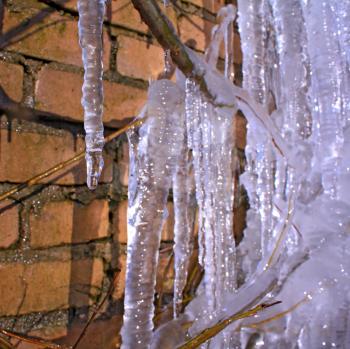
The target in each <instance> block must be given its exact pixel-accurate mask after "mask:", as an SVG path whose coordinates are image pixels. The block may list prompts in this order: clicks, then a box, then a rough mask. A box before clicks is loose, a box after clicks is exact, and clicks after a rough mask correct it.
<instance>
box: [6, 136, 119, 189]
mask: <svg viewBox="0 0 350 349" xmlns="http://www.w3.org/2000/svg"><path fill="white" fill-rule="evenodd" d="M0 132H1V134H0V135H1V137H0V142H1V143H0V144H1V147H0V149H1V156H0V181H2V182H7V181H8V182H24V181H26V180H28V179H29V178H31V177H33V176H35V175H37V174H39V173H42V172H44V171H46V170H47V169H49V168H51V167H53V166H55V165H57V164H59V163H60V162H61V161H64V160H68V159H70V158H72V157H73V156H74V155H76V153H77V152H78V151H81V150H83V149H84V146H83V140H82V139H80V138H78V139H77V140H76V145H75V141H74V138H73V136H72V135H71V134H69V133H64V136H62V137H61V136H53V135H45V134H37V133H26V132H23V133H18V132H11V141H10V142H8V139H7V131H6V130H1V131H0ZM104 158H105V167H104V171H103V173H102V178H101V182H110V181H111V180H112V160H111V158H110V157H109V156H107V155H105V156H104ZM52 180H54V181H55V183H58V184H65V185H68V184H69V185H70V184H84V183H85V182H86V168H85V160H84V159H82V160H81V161H80V162H78V163H76V164H73V165H71V166H68V167H67V168H66V169H64V170H61V171H60V172H59V173H58V174H53V175H52V176H50V177H48V178H47V179H43V180H41V181H40V182H41V183H43V182H45V183H46V182H48V181H52Z"/></svg>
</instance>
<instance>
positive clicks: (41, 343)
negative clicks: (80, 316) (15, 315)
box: [0, 329, 71, 349]
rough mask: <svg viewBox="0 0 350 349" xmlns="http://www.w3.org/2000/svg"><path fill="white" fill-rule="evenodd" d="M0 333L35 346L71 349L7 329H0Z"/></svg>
mask: <svg viewBox="0 0 350 349" xmlns="http://www.w3.org/2000/svg"><path fill="white" fill-rule="evenodd" d="M0 333H1V334H3V335H4V336H7V337H11V338H15V339H18V340H20V341H22V342H26V343H31V344H35V345H37V346H39V347H41V348H49V349H71V347H67V346H62V345H59V344H55V343H52V342H48V341H44V340H42V339H37V338H33V337H28V336H24V335H22V334H19V333H16V332H12V331H7V330H3V329H0Z"/></svg>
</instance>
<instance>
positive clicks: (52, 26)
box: [3, 0, 111, 70]
mask: <svg viewBox="0 0 350 349" xmlns="http://www.w3.org/2000/svg"><path fill="white" fill-rule="evenodd" d="M17 2H18V0H17ZM18 28H20V29H18ZM3 32H4V33H8V34H9V33H11V34H12V35H11V36H9V37H11V38H10V39H9V40H8V43H7V45H6V49H7V50H10V51H16V52H20V53H23V54H26V55H29V56H31V57H36V58H43V59H46V60H50V61H56V62H61V63H67V64H73V65H78V66H81V65H82V61H81V49H80V46H79V41H78V26H77V20H76V19H75V18H72V17H68V16H62V15H59V14H57V13H49V12H47V11H45V10H41V11H35V12H34V13H33V12H30V13H29V14H28V13H27V12H25V11H23V12H9V11H6V10H5V14H4V20H3ZM110 47H111V45H110V40H109V38H108V36H107V33H106V32H104V58H103V61H104V67H105V69H106V70H107V69H108V67H109V59H110Z"/></svg>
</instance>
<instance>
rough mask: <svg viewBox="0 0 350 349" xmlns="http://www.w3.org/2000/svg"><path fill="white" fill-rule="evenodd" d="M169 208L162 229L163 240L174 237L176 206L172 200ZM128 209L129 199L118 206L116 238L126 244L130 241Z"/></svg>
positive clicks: (169, 239)
mask: <svg viewBox="0 0 350 349" xmlns="http://www.w3.org/2000/svg"><path fill="white" fill-rule="evenodd" d="M167 209H168V212H169V216H168V218H167V220H166V222H165V224H164V227H163V230H162V235H161V239H162V241H171V240H173V238H174V206H173V203H172V202H168V204H167ZM127 210H128V201H127V200H125V201H121V202H120V203H119V204H118V207H117V222H116V225H117V231H116V236H115V239H116V240H117V241H118V242H119V243H122V244H126V243H127V242H128V221H127Z"/></svg>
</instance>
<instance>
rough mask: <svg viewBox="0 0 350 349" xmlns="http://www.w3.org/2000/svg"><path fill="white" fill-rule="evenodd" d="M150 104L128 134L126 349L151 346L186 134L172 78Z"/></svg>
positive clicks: (157, 86)
mask: <svg viewBox="0 0 350 349" xmlns="http://www.w3.org/2000/svg"><path fill="white" fill-rule="evenodd" d="M146 108H147V109H146V120H145V122H144V123H143V125H142V126H141V127H140V129H139V130H138V132H136V131H133V132H131V134H130V155H131V156H130V158H131V168H130V180H129V208H128V254H127V268H126V282H125V299H124V325H123V328H122V341H123V345H122V348H123V349H137V348H142V349H144V348H148V347H149V346H150V342H151V337H152V329H153V321H152V320H153V312H154V306H153V301H154V286H155V280H156V279H155V275H156V268H157V263H158V249H159V244H160V232H161V230H162V225H163V223H164V220H165V218H166V215H167V212H166V203H167V197H168V192H169V189H170V186H171V178H172V176H173V174H174V171H175V167H176V163H177V162H178V156H179V150H180V148H181V144H182V143H183V138H184V132H183V131H184V130H183V114H184V112H183V95H182V91H181V90H180V89H179V88H178V87H177V86H176V85H175V84H174V83H173V82H171V81H169V80H159V81H156V82H154V83H153V84H152V85H151V86H150V89H149V93H148V101H147V106H146Z"/></svg>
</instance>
